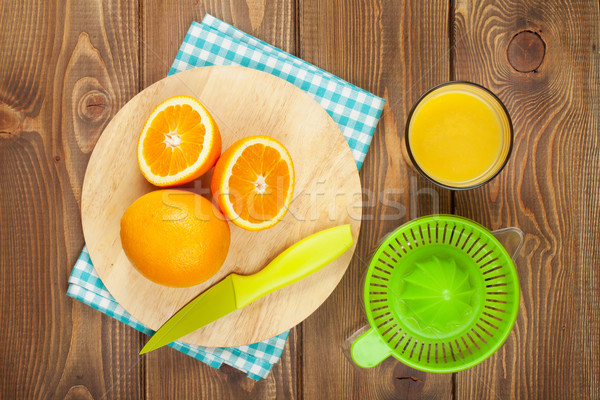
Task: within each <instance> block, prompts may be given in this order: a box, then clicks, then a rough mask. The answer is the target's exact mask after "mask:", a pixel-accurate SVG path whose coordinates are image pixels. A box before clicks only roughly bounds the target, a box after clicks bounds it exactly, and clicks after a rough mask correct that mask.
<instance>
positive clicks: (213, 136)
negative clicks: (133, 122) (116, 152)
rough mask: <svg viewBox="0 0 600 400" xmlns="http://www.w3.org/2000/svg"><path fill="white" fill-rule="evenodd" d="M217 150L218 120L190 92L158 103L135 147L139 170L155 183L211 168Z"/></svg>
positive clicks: (179, 181) (167, 182) (174, 181)
mask: <svg viewBox="0 0 600 400" xmlns="http://www.w3.org/2000/svg"><path fill="white" fill-rule="evenodd" d="M220 153H221V135H220V133H219V128H218V127H217V124H216V123H215V121H214V119H213V118H212V116H211V115H210V114H209V113H208V110H206V108H205V107H204V106H203V105H202V104H201V103H200V102H199V101H198V100H196V99H194V98H193V97H190V96H175V97H171V98H169V99H167V100H165V101H164V102H162V103H161V104H159V105H158V107H156V108H155V109H154V111H152V113H151V114H150V116H149V117H148V120H147V121H146V123H145V124H144V128H143V129H142V133H141V134H140V138H139V140H138V147H137V159H138V165H139V167H140V170H141V171H142V174H143V175H144V177H146V179H147V180H148V181H149V182H150V183H152V184H153V185H156V186H173V185H180V184H183V183H186V182H190V181H193V180H194V179H196V178H198V177H199V176H201V175H202V174H204V173H205V172H207V171H208V170H209V169H211V168H212V166H213V165H214V164H215V162H216V161H217V158H219V154H220Z"/></svg>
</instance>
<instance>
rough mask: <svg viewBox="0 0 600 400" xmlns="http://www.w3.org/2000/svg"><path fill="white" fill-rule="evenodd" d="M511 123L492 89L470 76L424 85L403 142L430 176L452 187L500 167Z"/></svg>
mask: <svg viewBox="0 0 600 400" xmlns="http://www.w3.org/2000/svg"><path fill="white" fill-rule="evenodd" d="M512 144H513V126H512V122H511V120H510V116H509V115H508V111H507V110H506V107H505V106H504V104H502V102H501V101H500V99H498V97H496V95H494V94H493V93H492V92H490V91H489V90H488V89H486V88H484V87H483V86H479V85H477V84H475V83H471V82H462V81H455V82H447V83H443V84H441V85H438V86H435V87H433V88H432V89H430V90H428V91H427V92H425V94H423V95H422V96H421V98H419V100H418V101H417V102H416V104H415V105H414V106H413V108H412V110H411V111H410V113H409V114H408V120H407V122H406V148H407V150H408V155H409V156H410V159H411V160H412V162H413V164H414V165H415V167H416V168H417V169H418V170H419V172H421V174H423V175H424V176H425V177H426V178H428V179H429V180H430V181H432V182H434V183H436V184H438V185H440V186H443V187H446V188H449V189H454V190H464V189H473V188H476V187H478V186H481V185H483V184H484V183H486V182H488V181H489V180H491V179H492V178H494V177H495V176H496V175H498V173H499V172H500V171H501V170H502V168H504V166H505V165H506V163H507V162H508V158H509V156H510V153H511V150H512Z"/></svg>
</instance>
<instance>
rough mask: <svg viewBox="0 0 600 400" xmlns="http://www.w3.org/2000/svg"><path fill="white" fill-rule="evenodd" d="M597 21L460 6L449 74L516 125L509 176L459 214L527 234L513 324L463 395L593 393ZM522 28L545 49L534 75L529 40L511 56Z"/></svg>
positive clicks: (465, 383) (461, 198)
mask: <svg viewBox="0 0 600 400" xmlns="http://www.w3.org/2000/svg"><path fill="white" fill-rule="evenodd" d="M599 18H600V15H599V11H598V2H588V1H571V2H563V1H550V0H548V1H532V2H525V1H513V0H503V1H501V2H498V1H480V2H470V1H469V2H468V1H457V2H456V20H455V25H454V26H455V31H456V58H455V62H454V71H455V78H456V79H464V80H470V81H474V82H476V83H480V84H483V85H484V86H487V87H488V88H490V89H491V90H493V91H494V92H496V94H498V95H499V97H500V98H501V99H502V100H503V101H504V102H505V104H506V106H507V108H508V110H509V112H510V114H511V116H512V119H513V122H514V127H515V146H514V150H513V153H512V158H511V161H510V162H509V164H508V166H507V168H506V169H505V170H504V171H503V172H502V173H501V174H500V175H499V177H498V178H496V179H495V180H494V181H493V182H491V183H489V184H487V185H486V186H484V187H483V188H480V189H477V190H473V191H468V192H461V193H458V194H457V196H456V211H457V213H458V214H461V215H464V216H467V217H470V218H473V219H475V220H476V221H479V222H481V223H483V224H484V225H486V226H488V227H489V228H492V229H495V228H499V227H503V226H511V225H512V226H518V227H519V228H521V229H522V230H523V231H524V232H525V235H526V241H525V246H524V248H523V250H522V255H521V256H520V257H519V259H518V261H517V263H516V264H517V270H518V272H519V277H520V281H521V290H522V300H521V308H520V311H519V317H518V319H517V323H516V326H515V328H514V330H513V332H512V333H511V335H510V336H509V338H508V340H507V342H506V343H505V344H504V346H503V347H502V348H501V349H500V350H499V351H498V352H497V353H496V354H495V355H493V356H492V357H491V358H490V359H489V360H487V361H486V362H484V363H483V364H481V365H479V366H477V367H475V368H472V369H470V370H468V371H465V372H461V373H459V374H458V375H457V381H456V391H457V398H458V399H472V398H502V399H504V398H528V397H532V398H541V399H567V398H578V399H583V398H585V399H597V398H599V397H600V388H599V386H600V381H599V377H600V360H599V358H598V353H599V351H600V334H599V332H600V307H599V306H600V297H599V296H598V293H599V291H600V278H599V276H598V271H597V269H598V268H597V267H598V258H599V256H600V248H599V247H598V241H599V239H600V229H599V228H598V220H599V212H598V209H599V207H598V206H599V205H600V196H599V189H598V188H599V187H600V173H599V170H600V160H599V158H600V157H599V147H598V146H599V138H598V131H599V128H600V126H599V125H600V115H599V106H598V98H599V97H600V93H599V92H600V85H599V68H600V60H599V54H598V45H599V42H598V41H599V33H600V32H599V27H598V20H599ZM527 30H529V31H532V32H534V33H535V34H534V36H535V35H539V37H540V38H541V39H542V40H543V41H544V42H545V57H544V58H543V60H542V62H541V64H540V65H539V67H537V68H536V65H537V64H539V58H540V50H539V49H540V46H539V43H537V45H536V42H535V40H537V39H536V38H533V37H532V36H531V35H526V36H525V38H527V36H529V39H528V40H527V41H525V42H523V43H521V46H520V47H521V48H519V49H512V50H511V51H509V52H508V56H507V48H508V46H509V43H510V41H511V39H512V37H513V36H514V35H516V34H517V33H519V32H521V31H527ZM541 48H542V49H543V48H544V46H543V45H542V46H541ZM536 49H537V50H536ZM509 59H510V62H509ZM511 64H512V65H514V66H515V67H516V69H515V68H513V66H511ZM532 69H533V70H534V71H532V72H518V71H517V70H519V71H529V70H532Z"/></svg>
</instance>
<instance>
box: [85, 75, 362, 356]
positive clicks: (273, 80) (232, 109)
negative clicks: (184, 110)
mask: <svg viewBox="0 0 600 400" xmlns="http://www.w3.org/2000/svg"><path fill="white" fill-rule="evenodd" d="M176 95H190V96H193V97H195V98H197V99H198V100H200V101H201V102H202V103H203V104H204V105H205V106H206V107H207V108H208V110H209V111H210V112H211V114H212V115H213V117H214V118H215V120H216V122H217V125H218V126H219V129H220V131H221V135H222V139H223V150H225V149H226V148H227V147H228V146H229V145H231V144H232V143H233V142H234V141H236V140H238V139H240V138H242V137H246V136H252V135H257V134H262V135H269V136H272V137H274V138H276V139H278V140H279V141H281V142H282V143H283V145H284V146H285V147H286V148H287V149H288V150H289V152H290V154H291V156H292V160H293V162H294V167H295V171H296V183H295V189H294V200H293V201H292V204H291V206H290V210H289V212H288V213H287V215H286V216H285V218H284V219H283V220H282V221H281V222H280V223H278V224H277V225H275V226H274V227H273V228H271V229H267V230H264V231H260V232H249V231H245V230H243V229H241V228H238V227H237V226H235V225H234V224H231V223H230V224H229V226H230V228H231V246H230V249H229V253H228V255H227V259H226V260H225V263H224V265H223V267H222V268H221V270H220V271H219V272H218V273H217V275H215V276H214V277H213V278H212V279H210V280H209V281H207V282H205V283H203V284H200V285H197V286H194V287H190V288H183V289H181V288H171V287H166V286H162V285H158V284H155V283H153V282H151V281H149V280H148V279H146V278H144V277H143V276H142V275H141V274H140V273H139V272H138V271H137V270H136V269H135V268H134V267H133V266H132V265H131V263H130V262H129V260H128V259H127V257H126V256H125V253H124V252H123V249H122V248H121V240H120V236H119V231H120V220H121V216H122V215H123V212H125V210H126V209H127V207H129V205H130V204H131V203H132V202H133V201H134V200H136V199H137V198H138V197H140V196H142V195H143V194H145V193H147V192H149V191H152V190H156V189H157V188H156V187H154V186H152V185H151V184H149V183H148V182H147V181H146V180H145V179H144V177H143V176H142V174H141V172H140V170H139V168H138V165H137V160H136V146H137V140H138V136H139V133H140V131H141V129H142V126H143V124H144V122H145V121H146V118H147V117H148V115H149V114H150V112H152V110H153V109H154V108H155V107H156V106H157V105H158V104H159V103H161V102H162V101H163V100H165V99H167V98H169V97H172V96H176ZM209 182H210V173H208V174H207V175H205V176H204V177H202V179H200V180H199V181H196V182H194V183H190V184H188V185H185V186H184V189H186V190H190V191H194V192H196V193H199V194H202V195H205V196H207V197H208V198H210V191H209V189H208V188H209V184H208V183H209ZM361 206H362V196H361V186H360V179H359V176H358V171H357V169H356V163H355V161H354V158H353V157H352V154H351V152H350V148H349V147H348V144H347V142H346V140H345V139H344V137H343V136H342V133H341V132H340V130H339V128H338V127H337V125H336V124H335V122H334V121H333V120H332V119H331V118H330V117H329V115H328V114H327V113H326V112H325V110H323V108H321V107H320V106H319V105H318V104H317V103H316V102H315V101H314V100H313V99H312V98H311V97H309V96H308V95H307V94H306V93H304V92H303V91H302V90H300V89H298V88H297V87H295V86H294V85H292V84H290V83H288V82H286V81H284V80H282V79H279V78H277V77H274V76H272V75H270V74H267V73H264V72H259V71H256V70H252V69H247V68H242V67H204V68H197V69H193V70H189V71H186V72H181V73H178V74H176V75H173V76H170V77H168V78H166V79H163V80H161V81H159V82H157V83H155V84H153V85H152V86H150V87H148V88H147V89H145V90H144V91H142V92H141V93H139V94H138V95H137V96H135V97H134V98H133V99H131V101H129V103H127V104H126V105H125V106H124V107H123V108H122V109H121V110H120V111H119V112H118V113H117V115H115V117H114V118H113V120H112V121H111V122H110V123H109V124H108V126H107V127H106V129H105V130H104V132H103V134H102V136H101V137H100V139H99V140H98V143H97V145H96V147H95V149H94V152H93V153H92V156H91V158H90V162H89V165H88V168H87V171H86V174H85V180H84V184H83V193H82V202H81V208H82V223H83V232H84V235H85V240H86V243H87V247H88V250H89V253H90V256H91V259H92V262H93V263H94V266H95V268H96V270H97V271H98V274H99V275H100V278H101V279H102V281H103V282H104V284H105V285H106V287H107V288H108V290H109V291H110V293H111V294H112V295H113V296H114V298H115V299H116V300H117V301H118V302H119V304H121V306H123V307H124V308H125V309H126V310H127V311H128V312H129V313H130V314H131V315H133V316H134V317H135V318H136V319H138V320H139V321H141V322H142V323H143V324H144V325H146V326H148V327H150V328H152V329H154V330H156V329H158V328H159V327H160V326H161V325H162V324H163V323H164V322H165V321H166V320H167V319H169V318H170V317H171V316H172V315H173V314H174V313H175V312H176V311H178V310H179V309H180V308H181V307H182V306H184V305H185V304H186V303H187V302H189V301H190V300H191V299H193V298H194V297H196V296H197V295H198V294H200V293H201V292H203V291H204V290H206V289H207V288H209V287H210V286H211V285H213V284H214V283H216V282H218V281H220V280H221V279H222V278H223V277H225V276H226V275H228V274H229V273H231V272H236V273H239V274H252V273H255V272H257V271H259V270H261V269H262V268H263V267H264V266H265V265H266V264H267V263H268V262H270V261H271V260H272V259H273V258H274V257H275V256H277V255H278V254H279V253H281V252H282V251H283V250H285V249H286V248H287V247H289V246H291V245H292V244H294V243H296V242H297V241H299V240H301V239H303V238H305V237H306V236H308V235H310V234H312V233H315V232H318V231H320V230H322V229H326V228H331V227H334V226H337V225H340V224H348V223H349V224H351V226H352V233H353V236H354V242H355V243H356V240H357V239H358V232H359V229H360V223H361V217H362V209H361ZM353 253H354V246H353V247H352V248H351V249H350V250H348V251H347V252H346V253H344V254H343V255H342V256H341V257H339V258H338V259H337V260H335V261H334V262H332V263H331V264H330V265H328V266H326V267H324V268H323V269H322V270H320V271H318V272H317V273H315V274H313V275H311V276H309V277H307V278H305V279H303V280H301V281H299V282H296V283H295V284H293V285H290V286H288V287H285V288H283V289H281V290H278V291H276V292H273V293H271V294H269V295H267V296H265V297H263V298H261V299H259V300H257V301H256V302H254V303H252V304H250V305H249V306H247V307H246V308H243V309H241V310H237V311H235V312H233V313H231V314H229V315H227V316H225V317H223V318H221V319H219V320H217V321H215V322H213V323H211V324H209V325H207V326H205V327H204V328H202V329H199V330H197V331H196V332H193V333H191V334H189V335H187V336H185V337H184V338H182V339H181V340H182V341H184V342H187V343H191V344H196V345H202V346H238V345H245V344H250V343H255V342H258V341H261V340H265V339H268V338H270V337H273V336H275V335H277V334H279V333H281V332H283V331H285V330H287V329H290V328H292V327H293V326H295V325H296V324H298V323H300V322H301V321H302V320H304V319H305V318H306V317H308V316H309V315H310V314H311V313H312V312H313V311H315V310H316V309H317V307H319V306H320V305H321V303H323V302H324V301H325V299H327V297H328V296H329V295H330V294H331V292H332V291H333V289H334V288H335V287H336V285H337V284H338V282H339V281H340V279H341V278H342V276H343V275H344V272H345V271H346V268H347V267H348V264H349V262H350V259H351V258H352V254H353Z"/></svg>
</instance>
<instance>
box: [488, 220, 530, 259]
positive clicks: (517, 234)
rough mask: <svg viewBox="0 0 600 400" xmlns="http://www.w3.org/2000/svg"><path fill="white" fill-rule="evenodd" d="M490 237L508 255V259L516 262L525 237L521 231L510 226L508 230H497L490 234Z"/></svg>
mask: <svg viewBox="0 0 600 400" xmlns="http://www.w3.org/2000/svg"><path fill="white" fill-rule="evenodd" d="M492 235H494V237H495V238H496V239H498V241H499V242H500V244H501V245H502V247H504V249H506V252H507V253H508V254H509V255H510V258H511V259H512V260H513V262H514V261H516V259H517V256H518V255H519V253H520V252H521V248H522V247H523V243H524V242H525V235H524V234H523V231H522V230H520V229H519V228H517V227H514V226H511V227H508V228H502V229H497V230H495V231H493V232H492Z"/></svg>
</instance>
